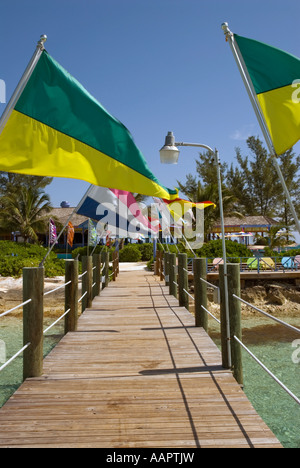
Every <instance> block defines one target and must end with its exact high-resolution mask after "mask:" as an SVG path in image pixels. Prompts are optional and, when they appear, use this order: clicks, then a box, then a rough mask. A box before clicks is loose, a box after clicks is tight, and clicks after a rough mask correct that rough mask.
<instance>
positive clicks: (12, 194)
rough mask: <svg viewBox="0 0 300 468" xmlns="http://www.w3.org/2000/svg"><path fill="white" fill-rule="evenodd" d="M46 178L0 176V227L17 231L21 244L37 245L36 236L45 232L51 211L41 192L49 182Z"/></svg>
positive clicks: (46, 197)
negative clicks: (20, 237)
mask: <svg viewBox="0 0 300 468" xmlns="http://www.w3.org/2000/svg"><path fill="white" fill-rule="evenodd" d="M51 180H52V179H51V178H48V177H36V176H23V175H19V174H13V175H12V174H9V175H6V174H5V173H2V174H1V178H0V193H1V195H2V196H1V197H0V205H1V210H0V228H1V229H3V230H6V231H10V232H13V231H19V232H20V233H21V235H22V237H24V240H25V242H37V241H38V235H37V234H38V233H43V232H46V231H47V228H48V223H49V215H48V214H49V212H50V211H51V209H52V206H51V203H50V198H49V195H47V194H46V193H45V191H44V188H45V186H46V185H48V184H49V183H50V182H51Z"/></svg>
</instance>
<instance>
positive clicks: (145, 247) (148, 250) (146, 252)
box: [137, 244, 153, 262]
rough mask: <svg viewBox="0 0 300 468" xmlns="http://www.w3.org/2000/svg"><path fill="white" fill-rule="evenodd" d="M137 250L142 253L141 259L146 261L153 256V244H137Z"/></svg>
mask: <svg viewBox="0 0 300 468" xmlns="http://www.w3.org/2000/svg"><path fill="white" fill-rule="evenodd" d="M137 246H138V249H139V251H140V252H141V254H142V258H141V260H142V261H143V262H147V261H149V260H151V258H152V257H153V244H137Z"/></svg>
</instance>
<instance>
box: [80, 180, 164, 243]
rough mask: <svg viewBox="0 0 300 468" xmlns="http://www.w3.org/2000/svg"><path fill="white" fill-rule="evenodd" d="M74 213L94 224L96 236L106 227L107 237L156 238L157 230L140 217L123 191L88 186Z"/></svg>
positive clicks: (140, 212) (136, 207)
mask: <svg viewBox="0 0 300 468" xmlns="http://www.w3.org/2000/svg"><path fill="white" fill-rule="evenodd" d="M76 212H77V213H78V214H81V215H83V216H87V217H89V218H92V219H93V220H96V221H97V222H98V224H97V231H98V233H99V231H102V230H103V229H104V227H105V226H106V229H108V230H109V231H110V235H111V237H119V238H127V237H130V238H134V239H139V238H140V236H141V235H144V236H145V237H152V236H155V235H157V234H158V227H156V226H153V225H152V224H151V222H150V221H149V219H148V218H146V216H144V215H143V213H142V211H141V209H140V206H139V204H138V203H137V202H136V200H135V198H134V196H133V195H132V193H130V192H127V191H122V190H116V189H108V188H106V187H96V186H91V187H90V188H89V190H88V192H87V193H86V196H85V197H84V199H83V200H82V202H81V204H80V205H79V206H78V207H77V209H76Z"/></svg>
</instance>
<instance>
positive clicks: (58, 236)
mask: <svg viewBox="0 0 300 468" xmlns="http://www.w3.org/2000/svg"><path fill="white" fill-rule="evenodd" d="M92 187H93V185H90V186H89V188H88V189H87V191H86V192H85V194H84V195H83V197H82V199H81V200H80V202H79V203H78V205H77V206H76V207H75V208H74V210H73V211H72V213H71V214H70V216H69V217H68V219H67V221H66V222H65V224H64V227H63V228H62V229H61V231H60V233H59V234H58V235H57V239H56V240H58V239H59V238H60V236H61V235H62V233H63V232H64V230H65V229H66V227H67V226H68V224H69V222H70V221H71V219H72V217H73V216H74V214H75V213H76V212H77V211H78V210H79V208H80V207H81V205H82V204H83V202H84V200H85V199H86V197H87V194H88V193H89V191H90V189H91V188H92ZM67 243H68V240H67ZM54 245H55V243H53V244H52V245H51V247H50V249H48V252H47V253H46V255H45V257H44V258H43V260H42V261H41V263H40V264H39V267H42V266H44V263H45V260H46V258H47V257H48V255H49V254H50V252H51V250H52V249H53V247H54Z"/></svg>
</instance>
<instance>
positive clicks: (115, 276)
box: [112, 252, 117, 281]
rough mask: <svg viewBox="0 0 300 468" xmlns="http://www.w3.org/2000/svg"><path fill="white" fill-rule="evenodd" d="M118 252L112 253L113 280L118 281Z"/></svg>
mask: <svg viewBox="0 0 300 468" xmlns="http://www.w3.org/2000/svg"><path fill="white" fill-rule="evenodd" d="M116 253H117V252H113V253H112V262H113V275H112V279H113V281H116V279H117V257H116Z"/></svg>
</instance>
